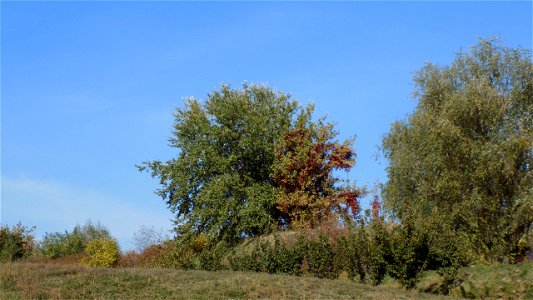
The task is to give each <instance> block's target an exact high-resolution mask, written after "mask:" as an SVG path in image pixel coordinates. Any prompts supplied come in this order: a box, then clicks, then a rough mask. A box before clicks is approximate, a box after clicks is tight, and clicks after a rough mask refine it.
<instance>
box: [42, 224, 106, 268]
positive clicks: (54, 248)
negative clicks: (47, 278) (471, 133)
mask: <svg viewBox="0 0 533 300" xmlns="http://www.w3.org/2000/svg"><path fill="white" fill-rule="evenodd" d="M96 239H112V237H111V234H110V233H109V230H108V229H107V228H105V227H104V226H102V225H100V224H96V225H94V224H92V223H91V222H90V221H88V222H87V223H86V224H85V225H83V226H80V225H77V226H76V227H74V229H73V230H72V232H68V231H65V232H64V233H60V232H55V233H46V234H45V236H44V238H43V240H42V241H41V243H40V245H39V253H40V254H42V255H45V256H47V257H50V258H53V259H56V258H59V257H63V256H69V255H75V254H80V253H83V252H84V251H85V248H86V247H87V245H88V244H89V243H90V242H91V241H93V240H96Z"/></svg>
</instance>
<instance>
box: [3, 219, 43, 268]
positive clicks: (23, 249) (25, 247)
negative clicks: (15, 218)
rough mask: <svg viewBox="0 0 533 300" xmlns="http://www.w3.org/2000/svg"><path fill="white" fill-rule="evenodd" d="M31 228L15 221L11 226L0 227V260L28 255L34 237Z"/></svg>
mask: <svg viewBox="0 0 533 300" xmlns="http://www.w3.org/2000/svg"><path fill="white" fill-rule="evenodd" d="M32 231H33V228H28V227H26V226H24V225H22V224H21V223H17V224H16V225H14V226H12V227H11V228H10V227H9V226H8V225H5V226H1V227H0V262H6V261H14V260H17V259H21V258H24V257H28V256H30V255H31V254H32V253H33V250H34V247H35V238H34V236H33V235H32V234H31V232H32Z"/></svg>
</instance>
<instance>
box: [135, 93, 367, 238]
mask: <svg viewBox="0 0 533 300" xmlns="http://www.w3.org/2000/svg"><path fill="white" fill-rule="evenodd" d="M312 114H313V106H312V105H311V106H308V107H307V108H306V109H302V108H301V107H300V106H299V105H298V103H297V101H293V100H291V99H290V97H289V96H288V95H286V94H283V93H277V92H274V91H273V90H272V89H271V88H269V87H266V86H257V85H244V87H243V89H241V90H235V89H231V88H230V87H229V86H222V87H221V89H220V90H217V91H214V92H213V93H212V94H210V95H208V97H207V99H206V100H205V101H203V102H201V101H198V100H196V99H189V100H188V101H187V102H186V103H185V106H184V107H183V108H178V109H177V112H176V113H175V123H174V132H173V137H172V138H171V139H170V145H171V146H172V147H175V148H178V151H179V154H178V157H177V158H175V159H171V160H169V161H167V162H165V163H163V162H160V161H152V162H145V163H144V164H143V165H142V166H140V167H139V169H140V170H148V171H150V172H151V174H152V176H153V177H157V178H159V181H160V183H161V185H162V187H161V188H160V189H159V190H158V191H157V193H158V194H159V195H160V196H161V197H163V199H164V200H165V201H166V203H167V204H168V206H169V207H170V209H171V210H172V211H173V212H174V213H175V214H176V216H177V217H176V220H175V223H176V231H177V234H178V235H179V236H180V237H181V238H184V239H187V238H188V237H194V236H197V235H199V234H203V235H205V236H209V237H210V238H211V239H212V240H213V241H219V240H223V241H226V242H229V243H234V242H236V241H238V240H239V239H240V238H242V237H246V236H257V235H261V234H265V233H269V232H271V231H273V230H278V229H283V228H287V227H315V226H317V225H320V223H321V222H322V221H324V220H325V219H326V217H329V216H337V217H344V218H347V217H348V216H347V214H346V212H347V211H348V210H349V209H350V208H351V212H353V213H356V212H357V211H358V208H359V207H358V203H357V196H359V195H360V192H361V191H360V190H357V189H355V187H349V186H345V187H343V186H341V185H340V184H339V180H338V179H337V178H335V177H334V176H333V174H332V172H333V171H334V170H339V169H341V170H342V169H343V170H349V169H350V168H351V167H352V166H353V164H354V163H355V153H354V151H353V149H352V148H351V143H350V141H346V142H344V143H342V144H341V143H339V142H337V141H334V140H333V139H334V138H335V136H336V135H337V133H336V132H335V131H334V129H333V125H332V124H326V123H324V121H323V119H320V120H319V121H317V122H314V121H312Z"/></svg>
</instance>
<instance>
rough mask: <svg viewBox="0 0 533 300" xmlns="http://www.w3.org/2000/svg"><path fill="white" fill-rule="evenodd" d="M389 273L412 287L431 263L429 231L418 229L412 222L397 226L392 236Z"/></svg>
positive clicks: (409, 287) (401, 282)
mask: <svg viewBox="0 0 533 300" xmlns="http://www.w3.org/2000/svg"><path fill="white" fill-rule="evenodd" d="M390 253H391V255H392V257H391V263H390V265H389V266H390V267H389V274H390V275H391V277H392V278H394V279H396V280H398V281H399V282H400V284H401V285H402V286H403V287H405V288H407V289H412V288H414V287H415V286H416V284H417V282H418V281H419V279H420V275H421V273H422V271H424V270H426V268H427V266H428V263H429V242H428V235H427V232H425V231H423V230H420V229H416V228H415V227H414V226H413V224H411V223H410V222H405V223H403V224H401V225H399V226H397V227H396V228H395V230H394V231H393V233H392V237H391V251H390Z"/></svg>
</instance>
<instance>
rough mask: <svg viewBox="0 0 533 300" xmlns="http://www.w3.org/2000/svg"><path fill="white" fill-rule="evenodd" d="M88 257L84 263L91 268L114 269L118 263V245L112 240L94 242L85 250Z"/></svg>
mask: <svg viewBox="0 0 533 300" xmlns="http://www.w3.org/2000/svg"><path fill="white" fill-rule="evenodd" d="M85 253H86V254H87V257H85V258H84V259H83V260H82V262H83V263H84V264H86V265H89V266H91V267H112V266H116V265H117V263H118V257H119V253H120V252H119V249H118V244H117V242H116V241H115V240H112V239H96V240H92V241H91V242H90V243H89V244H88V245H87V248H86V249H85Z"/></svg>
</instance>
